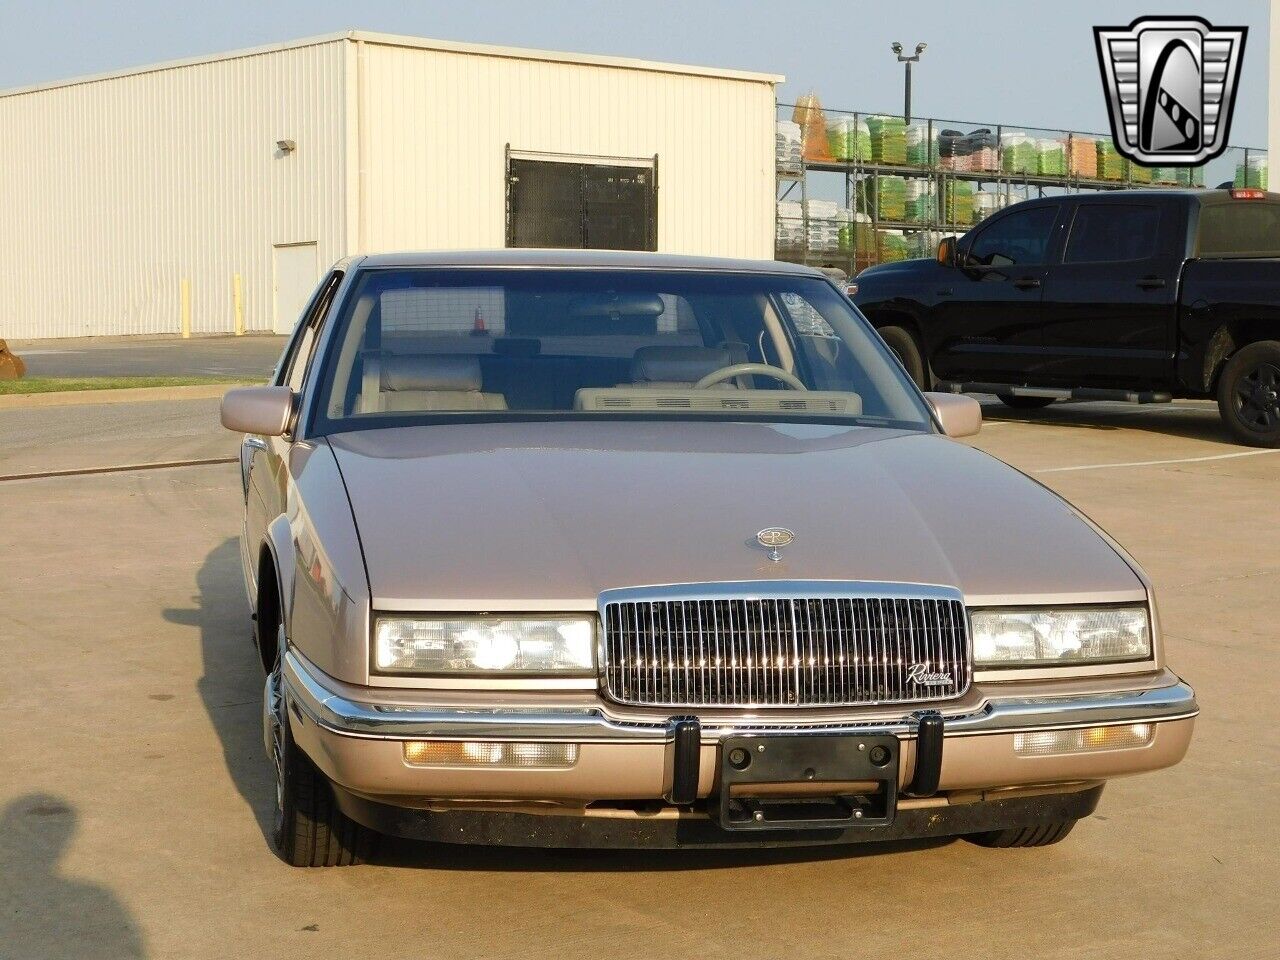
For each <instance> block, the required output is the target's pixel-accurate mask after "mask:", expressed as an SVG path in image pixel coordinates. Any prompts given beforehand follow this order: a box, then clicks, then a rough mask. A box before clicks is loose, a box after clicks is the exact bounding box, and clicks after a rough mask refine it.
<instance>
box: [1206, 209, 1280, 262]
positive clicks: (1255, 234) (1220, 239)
mask: <svg viewBox="0 0 1280 960" xmlns="http://www.w3.org/2000/svg"><path fill="white" fill-rule="evenodd" d="M1196 251H1197V254H1198V255H1199V256H1201V257H1280V204H1277V203H1265V202H1259V201H1257V200H1233V201H1232V202H1231V203H1216V204H1213V205H1212V206H1203V207H1201V208H1200V236H1199V237H1198V238H1197V244H1196Z"/></svg>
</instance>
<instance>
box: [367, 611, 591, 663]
mask: <svg viewBox="0 0 1280 960" xmlns="http://www.w3.org/2000/svg"><path fill="white" fill-rule="evenodd" d="M595 633H596V630H595V619H594V618H590V617H520V616H514V617H459V618H454V619H444V618H425V617H379V618H378V619H377V622H376V624H375V626H374V656H373V660H374V667H375V669H377V670H379V671H381V672H384V673H424V674H449V673H457V674H473V675H474V674H487V673H522V674H523V673H530V674H532V673H561V674H566V673H573V674H579V675H581V674H590V673H593V672H594V668H595Z"/></svg>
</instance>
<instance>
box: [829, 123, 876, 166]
mask: <svg viewBox="0 0 1280 960" xmlns="http://www.w3.org/2000/svg"><path fill="white" fill-rule="evenodd" d="M827 143H828V144H829V145H830V147H831V155H832V156H833V157H835V158H836V159H837V160H845V161H858V162H860V163H865V162H866V161H868V160H870V159H871V130H870V129H869V128H868V127H867V123H866V121H865V120H857V119H855V118H853V117H851V116H847V115H845V116H837V117H832V118H831V119H830V120H828V121H827Z"/></svg>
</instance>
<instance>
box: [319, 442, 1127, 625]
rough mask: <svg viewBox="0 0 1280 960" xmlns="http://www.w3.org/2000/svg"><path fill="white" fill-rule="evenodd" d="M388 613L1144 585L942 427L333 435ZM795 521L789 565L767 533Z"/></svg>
mask: <svg viewBox="0 0 1280 960" xmlns="http://www.w3.org/2000/svg"><path fill="white" fill-rule="evenodd" d="M330 443H331V444H332V447H333V449H334V452H335V454H336V456H337V460H338V464H339V466H340V468H341V471H342V476H343V479H344V481H345V483H346V487H347V491H348V495H349V497H350V500H351V507H352V511H353V514H354V517H355V521H356V528H357V531H358V533H359V538H360V543H361V545H362V548H363V551H364V556H365V565H366V567H367V569H368V574H369V586H370V591H371V597H372V600H373V604H374V607H375V608H376V609H383V610H415V609H417V610H465V611H470V612H482V611H487V610H502V609H507V610H513V609H526V610H581V609H592V608H594V606H595V603H596V596H597V594H599V593H600V591H602V590H605V589H608V588H613V587H626V586H644V585H652V584H664V583H697V582H711V581H742V580H884V581H900V582H917V583H931V584H944V585H949V586H955V587H958V588H960V589H961V590H962V591H963V592H964V593H965V595H966V598H967V599H968V601H969V602H970V603H999V602H1011V601H1014V600H1018V599H1026V600H1028V601H1031V600H1035V601H1037V602H1073V601H1074V602H1079V601H1082V600H1090V601H1095V602H1098V601H1105V600H1117V601H1119V600H1130V599H1139V598H1141V597H1143V596H1144V588H1143V586H1142V584H1141V582H1140V581H1139V579H1138V577H1137V575H1136V574H1135V572H1134V571H1133V569H1131V568H1130V566H1129V565H1128V563H1127V562H1126V561H1125V560H1124V559H1122V558H1121V557H1120V556H1119V555H1118V554H1117V552H1116V551H1115V549H1114V548H1113V547H1112V546H1111V545H1110V544H1109V543H1108V542H1107V541H1106V540H1105V539H1103V538H1102V537H1101V536H1099V535H1098V533H1097V532H1095V530H1094V529H1093V528H1092V527H1091V526H1090V525H1089V524H1088V523H1087V522H1086V521H1085V520H1084V519H1082V518H1081V517H1080V516H1079V515H1078V514H1077V513H1076V512H1075V511H1074V510H1073V509H1072V508H1071V507H1069V506H1068V505H1067V504H1066V503H1065V502H1064V501H1063V500H1061V499H1060V498H1059V497H1057V496H1056V495H1054V494H1053V493H1051V492H1050V491H1048V490H1046V489H1045V488H1043V487H1041V486H1040V485H1039V484H1037V483H1035V482H1034V481H1032V480H1030V479H1029V478H1027V477H1025V476H1023V475H1022V474H1020V473H1018V472H1017V471H1015V470H1013V469H1012V468H1011V467H1008V466H1006V465H1005V464H1003V463H1001V462H999V461H997V460H995V459H994V458H992V457H990V456H988V455H987V454H984V453H982V452H980V451H977V450H974V449H972V448H970V447H967V446H965V445H963V444H960V443H957V442H955V441H952V440H948V439H946V438H944V437H941V436H936V435H932V434H923V433H915V432H905V431H898V430H887V429H877V428H870V427H857V426H827V425H820V424H769V423H716V422H698V421H689V422H625V421H603V420H602V421H559V422H548V423H539V422H535V423H476V424H451V425H443V426H423V427H403V428H393V429H382V430H368V431H359V432H353V433H346V434H339V435H335V436H332V437H330ZM770 526H780V527H786V528H788V529H790V530H792V531H794V533H795V540H794V542H793V543H792V544H790V545H789V546H787V547H786V548H785V549H783V550H782V560H781V561H780V562H773V561H770V560H769V559H768V557H767V551H766V550H765V549H764V548H762V547H761V546H760V545H759V544H758V543H757V542H756V533H757V531H759V530H760V529H761V528H763V527H770Z"/></svg>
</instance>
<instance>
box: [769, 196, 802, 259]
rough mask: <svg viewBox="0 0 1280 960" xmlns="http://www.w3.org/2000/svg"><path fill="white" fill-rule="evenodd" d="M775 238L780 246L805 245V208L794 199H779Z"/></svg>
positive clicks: (795, 246)
mask: <svg viewBox="0 0 1280 960" xmlns="http://www.w3.org/2000/svg"><path fill="white" fill-rule="evenodd" d="M774 239H775V241H776V242H777V245H778V246H779V247H786V248H799V247H803V246H804V208H803V207H801V206H800V204H799V203H798V202H796V201H794V200H779V201H778V218H777V227H776V230H775V233H774Z"/></svg>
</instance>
